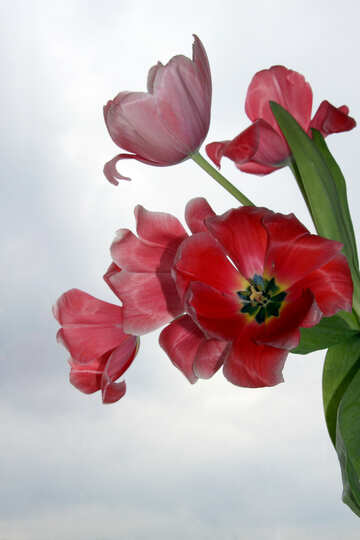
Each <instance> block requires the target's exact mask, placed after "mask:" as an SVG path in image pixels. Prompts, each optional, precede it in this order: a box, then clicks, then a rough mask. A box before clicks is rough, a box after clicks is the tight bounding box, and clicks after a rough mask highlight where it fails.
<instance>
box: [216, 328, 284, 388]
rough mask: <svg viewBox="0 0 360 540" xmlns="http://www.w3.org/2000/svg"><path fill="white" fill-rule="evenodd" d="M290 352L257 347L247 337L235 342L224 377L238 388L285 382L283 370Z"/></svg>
mask: <svg viewBox="0 0 360 540" xmlns="http://www.w3.org/2000/svg"><path fill="white" fill-rule="evenodd" d="M287 354H288V351H285V350H282V349H277V348H275V347H269V346H267V345H257V344H255V343H254V342H253V341H251V340H250V339H248V338H247V337H246V335H243V336H240V338H239V339H237V340H236V341H235V343H234V344H233V347H232V349H231V352H230V354H229V356H228V357H227V359H226V360H225V362H224V368H223V372H224V376H225V377H226V378H227V379H228V380H229V381H230V382H232V383H233V384H236V385H237V386H245V387H248V388H261V387H264V386H274V385H276V384H279V383H281V382H283V381H284V379H283V376H282V370H283V367H284V364H285V360H286V357H287Z"/></svg>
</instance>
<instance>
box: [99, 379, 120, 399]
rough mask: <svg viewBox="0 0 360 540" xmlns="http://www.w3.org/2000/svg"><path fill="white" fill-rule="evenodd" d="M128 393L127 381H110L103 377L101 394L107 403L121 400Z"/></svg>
mask: <svg viewBox="0 0 360 540" xmlns="http://www.w3.org/2000/svg"><path fill="white" fill-rule="evenodd" d="M125 394H126V382H125V381H120V382H118V383H116V382H113V383H112V382H109V381H108V380H105V379H103V382H102V387H101V396H102V402H103V403H104V404H105V403H115V401H119V399H121V398H122V397H123V396H124V395H125Z"/></svg>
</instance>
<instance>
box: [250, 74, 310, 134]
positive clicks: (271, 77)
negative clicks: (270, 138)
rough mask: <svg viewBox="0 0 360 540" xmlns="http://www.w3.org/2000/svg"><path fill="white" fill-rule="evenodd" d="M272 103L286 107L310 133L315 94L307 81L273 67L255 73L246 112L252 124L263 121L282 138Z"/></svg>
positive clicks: (300, 76)
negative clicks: (313, 96) (272, 109)
mask: <svg viewBox="0 0 360 540" xmlns="http://www.w3.org/2000/svg"><path fill="white" fill-rule="evenodd" d="M269 101H275V102H276V103H278V104H279V105H281V106H282V107H284V108H285V109H286V110H287V111H289V113H290V114H291V115H292V116H293V117H294V118H295V119H296V120H297V122H298V123H299V124H300V126H301V127H302V128H303V129H304V130H305V131H307V130H308V127H309V123H310V117H311V109H312V90H311V87H310V85H309V84H308V83H307V82H306V81H305V78H304V77H303V76H302V75H301V74H300V73H297V72H296V71H292V70H291V69H287V68H286V67H284V66H272V67H271V68H270V69H264V70H262V71H259V72H258V73H256V75H255V76H254V77H253V79H252V81H251V83H250V85H249V88H248V91H247V96H246V102H245V111H246V114H247V115H248V117H249V118H250V120H252V121H253V122H255V121H256V120H258V119H259V118H262V119H263V120H265V121H266V122H268V124H270V126H271V127H272V128H273V129H274V130H275V131H276V132H277V133H279V135H280V136H281V137H282V134H281V130H280V128H279V126H278V124H277V122H276V120H275V118H274V116H273V114H272V112H271V109H270V106H269Z"/></svg>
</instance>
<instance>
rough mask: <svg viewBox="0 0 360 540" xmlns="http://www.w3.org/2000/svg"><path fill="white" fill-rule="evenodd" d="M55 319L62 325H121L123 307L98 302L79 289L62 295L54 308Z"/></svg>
mask: <svg viewBox="0 0 360 540" xmlns="http://www.w3.org/2000/svg"><path fill="white" fill-rule="evenodd" d="M53 313H54V317H55V319H56V320H57V321H58V322H59V323H60V324H61V325H62V326H67V325H73V324H75V325H80V324H96V325H106V324H121V320H122V316H121V307H120V306H115V305H114V304H110V303H108V302H103V301H102V300H98V299H97V298H95V297H94V296H91V295H90V294H87V293H86V292H84V291H80V290H79V289H70V290H69V291H67V292H66V293H64V294H62V295H61V296H60V298H59V299H58V300H57V302H56V304H55V305H54V307H53Z"/></svg>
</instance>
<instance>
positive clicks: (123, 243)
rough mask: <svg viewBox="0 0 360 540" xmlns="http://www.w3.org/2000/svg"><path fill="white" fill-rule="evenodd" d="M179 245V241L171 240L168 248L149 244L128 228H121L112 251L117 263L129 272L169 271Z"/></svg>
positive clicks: (112, 245)
mask: <svg viewBox="0 0 360 540" xmlns="http://www.w3.org/2000/svg"><path fill="white" fill-rule="evenodd" d="M178 245H179V242H178V241H175V242H171V243H170V244H169V246H168V247H167V248H164V247H162V246H155V245H149V244H148V243H146V242H144V241H143V240H141V239H139V238H137V237H136V236H135V235H134V234H133V233H132V232H131V231H129V230H128V229H120V230H118V231H117V233H116V237H115V239H114V241H113V243H112V244H111V248H110V252H111V256H112V259H113V260H114V261H115V263H116V265H119V267H121V268H122V269H124V270H127V271H128V272H156V271H158V272H165V271H168V272H169V271H170V268H171V266H172V263H173V260H174V257H175V254H176V249H177V247H178Z"/></svg>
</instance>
